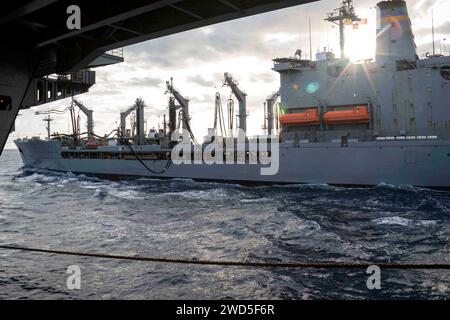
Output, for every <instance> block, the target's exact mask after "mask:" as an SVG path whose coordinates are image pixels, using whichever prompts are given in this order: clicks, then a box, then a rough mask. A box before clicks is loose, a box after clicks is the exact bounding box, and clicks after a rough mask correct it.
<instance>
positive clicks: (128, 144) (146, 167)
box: [118, 131, 172, 175]
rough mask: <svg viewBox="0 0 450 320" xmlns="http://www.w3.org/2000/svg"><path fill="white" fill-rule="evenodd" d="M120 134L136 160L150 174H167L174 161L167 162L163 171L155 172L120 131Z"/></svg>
mask: <svg viewBox="0 0 450 320" xmlns="http://www.w3.org/2000/svg"><path fill="white" fill-rule="evenodd" d="M118 132H119V133H120V137H121V139H122V141H124V142H125V144H126V145H127V146H128V148H129V149H130V151H131V152H132V153H133V155H134V157H135V158H136V160H138V161H139V162H140V163H141V164H142V166H143V167H144V168H145V169H146V170H148V171H149V172H151V173H153V174H158V175H159V174H163V173H165V172H167V170H169V168H170V166H171V165H172V160H171V159H169V160H167V163H166V165H165V166H164V168H163V169H162V170H161V171H155V170H153V169H151V168H149V167H148V166H147V165H146V164H145V163H144V161H143V160H142V159H141V158H140V157H139V155H138V154H137V153H136V151H134V149H133V148H132V147H131V145H130V143H129V142H128V140H127V139H125V138H124V136H123V134H122V132H120V131H118Z"/></svg>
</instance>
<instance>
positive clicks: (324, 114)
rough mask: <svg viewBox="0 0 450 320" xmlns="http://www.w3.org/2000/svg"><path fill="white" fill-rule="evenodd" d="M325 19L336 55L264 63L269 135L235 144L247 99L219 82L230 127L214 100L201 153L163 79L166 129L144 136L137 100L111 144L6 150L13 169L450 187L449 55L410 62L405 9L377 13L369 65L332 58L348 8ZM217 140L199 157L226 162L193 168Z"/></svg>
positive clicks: (413, 55)
mask: <svg viewBox="0 0 450 320" xmlns="http://www.w3.org/2000/svg"><path fill="white" fill-rule="evenodd" d="M326 20H327V21H330V22H333V23H337V24H338V25H339V26H340V31H341V32H340V40H341V53H342V57H340V58H336V57H335V55H334V54H333V53H332V52H327V51H325V52H320V53H318V54H317V56H316V59H315V60H312V59H303V57H302V56H301V51H297V53H299V54H297V55H296V56H294V57H291V58H277V59H274V68H273V70H274V71H276V72H278V73H279V74H280V89H279V90H278V91H275V92H274V93H273V94H271V95H270V96H269V97H268V98H267V100H266V103H265V123H264V128H265V129H266V130H267V133H268V134H269V136H268V137H255V138H249V137H245V136H244V137H243V136H242V132H244V133H245V130H246V124H247V114H246V112H247V109H246V94H245V93H244V92H243V91H242V90H241V89H240V88H239V84H238V83H237V81H236V80H235V79H234V78H233V77H232V76H231V75H230V74H228V73H225V75H224V79H225V80H224V84H225V85H227V86H229V87H230V89H231V91H232V93H233V95H234V96H235V98H236V99H237V100H238V103H239V109H238V114H237V116H238V123H237V124H236V125H234V123H233V118H234V105H233V103H232V101H231V102H229V103H228V104H227V107H228V115H229V119H228V122H227V124H225V122H226V121H225V119H224V112H223V108H222V106H221V103H220V96H217V95H216V112H215V119H214V126H213V128H211V129H210V130H209V133H208V136H207V137H206V138H205V141H204V142H203V143H199V142H198V141H197V140H196V139H195V137H194V135H193V133H192V131H191V128H190V115H189V100H188V99H186V98H184V97H183V96H182V95H181V94H180V92H179V91H177V90H176V89H175V88H174V85H173V81H172V80H171V81H168V82H167V93H169V95H170V97H169V103H168V119H167V118H166V116H164V121H163V126H162V129H160V130H158V131H156V130H151V131H150V132H149V133H148V134H146V132H145V130H144V111H143V110H144V108H145V104H144V102H143V101H142V100H140V99H138V100H136V102H135V104H134V105H133V106H132V107H130V108H128V110H126V111H124V112H123V113H122V114H121V124H120V127H119V128H117V129H116V130H115V136H114V137H109V136H104V137H98V136H95V135H94V134H93V133H92V134H91V135H90V137H86V138H85V139H84V140H83V139H82V138H81V136H80V135H79V130H78V133H77V132H75V131H74V133H73V134H72V135H71V136H68V137H63V136H61V135H55V136H53V138H52V139H50V140H48V141H43V140H39V139H28V140H23V139H21V140H17V141H16V144H17V146H18V148H19V150H20V151H21V155H22V159H23V161H24V164H25V166H30V167H37V168H43V169H49V170H58V171H72V172H77V173H84V174H94V175H101V176H108V177H116V176H130V177H136V176H152V177H160V178H174V177H179V178H192V179H199V180H220V181H233V182H242V183H244V182H245V183H246V182H270V183H329V184H339V185H376V184H379V183H383V182H384V183H391V184H408V185H417V186H426V187H444V188H448V187H450V56H444V55H433V56H430V57H427V58H425V59H419V57H418V55H417V52H416V45H415V41H414V35H413V31H412V24H411V20H410V17H409V14H408V10H407V5H406V2H405V1H400V0H392V1H382V2H380V3H378V4H377V31H376V32H377V44H376V54H375V60H373V61H372V60H367V61H361V62H359V63H353V62H351V61H350V60H349V58H347V57H345V55H344V54H343V53H344V52H345V50H344V49H345V48H344V47H345V44H344V43H345V42H344V41H345V37H344V34H343V25H344V24H345V23H357V22H359V21H361V19H360V18H359V17H358V16H357V14H356V12H355V10H354V8H353V5H352V1H349V0H345V1H343V3H342V6H341V7H340V8H339V9H338V11H337V13H336V14H329V15H328V17H327V18H326ZM278 100H279V102H277V101H278ZM130 114H135V121H133V124H132V128H131V129H126V125H125V121H126V119H127V117H128V116H129V115H130ZM230 115H231V117H230ZM233 126H234V127H235V128H236V127H237V128H239V129H241V130H240V131H239V132H240V134H239V135H237V136H233V135H231V134H230V133H231V132H233ZM227 130H228V133H224V132H226V131H227ZM179 131H182V132H184V133H187V138H186V136H185V138H183V139H181V138H180V139H173V134H174V132H175V133H176V132H179ZM88 132H89V130H88ZM274 133H278V134H279V135H277V136H273V134H274ZM188 140H189V141H188ZM263 140H265V141H268V142H270V143H273V142H275V141H276V143H277V147H276V150H275V149H274V148H273V147H271V148H272V149H271V148H269V149H267V150H265V151H264V155H265V157H266V158H269V160H271V161H272V164H273V162H276V169H277V170H274V171H273V172H272V173H270V174H261V172H262V171H261V169H262V168H266V169H267V167H268V164H267V163H264V161H255V162H253V161H252V157H253V153H254V151H258V150H259V145H260V144H261V143H262V142H261V141H263ZM83 141H84V142H83ZM187 141H188V142H189V146H191V147H192V149H189V150H192V151H189V152H186V151H185V150H187V149H184V154H183V155H182V156H183V157H184V159H185V160H187V159H192V160H194V158H195V159H196V160H200V161H192V163H187V161H186V162H182V163H173V162H174V161H173V160H174V159H173V155H174V153H173V151H174V150H177V153H178V154H180V152H179V150H178V149H177V148H179V146H180V145H181V144H182V143H184V144H186V142H187ZM218 141H220V142H221V143H220V144H219V145H220V147H215V148H214V149H213V151H212V153H210V154H213V156H214V157H216V158H220V159H222V160H226V159H232V160H235V161H233V163H231V164H230V163H228V164H222V163H220V161H219V162H217V161H216V162H214V163H205V161H203V160H205V159H203V158H202V156H200V158H196V154H197V153H200V154H204V153H205V151H208V150H210V149H211V146H212V145H214V143H217V142H218ZM253 145H256V149H254V148H253V149H252V146H253ZM229 146H232V149H230V148H228V147H229ZM242 149H243V150H244V153H243V157H242V158H241V159H240V158H239V150H242ZM181 153H183V152H181ZM260 157H262V156H261V155H257V156H255V159H256V160H261V159H260ZM239 159H240V160H241V161H239ZM224 162H225V161H224Z"/></svg>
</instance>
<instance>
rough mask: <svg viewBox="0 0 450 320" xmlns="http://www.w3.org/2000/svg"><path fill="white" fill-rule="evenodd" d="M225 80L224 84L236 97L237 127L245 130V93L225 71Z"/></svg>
mask: <svg viewBox="0 0 450 320" xmlns="http://www.w3.org/2000/svg"><path fill="white" fill-rule="evenodd" d="M224 76H225V82H224V85H226V86H229V87H230V89H231V92H232V93H233V95H234V96H235V97H236V99H237V100H238V102H239V115H238V116H239V124H238V128H239V129H241V130H243V131H244V132H247V94H245V93H244V92H242V91H241V89H239V87H238V83H237V82H236V81H235V80H234V79H233V77H232V76H231V75H230V74H229V73H228V72H226V73H225V74H224Z"/></svg>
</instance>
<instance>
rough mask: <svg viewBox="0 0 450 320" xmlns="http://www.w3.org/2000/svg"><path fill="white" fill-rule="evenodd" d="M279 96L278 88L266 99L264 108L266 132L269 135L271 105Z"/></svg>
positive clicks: (270, 130) (271, 129)
mask: <svg viewBox="0 0 450 320" xmlns="http://www.w3.org/2000/svg"><path fill="white" fill-rule="evenodd" d="M279 96H280V90H278V91H277V92H275V93H273V94H272V95H271V96H270V97H268V98H267V100H266V108H267V134H269V135H271V134H272V131H273V120H274V118H273V106H274V105H275V102H276V101H277V99H278V97H279Z"/></svg>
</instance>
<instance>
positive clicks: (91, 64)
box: [0, 0, 314, 152]
mask: <svg viewBox="0 0 450 320" xmlns="http://www.w3.org/2000/svg"><path fill="white" fill-rule="evenodd" d="M308 2H314V0H127V1H111V0H95V1H91V0H70V1H69V0H32V1H30V0H15V1H3V3H2V4H1V5H0V43H1V50H0V152H1V151H2V150H3V147H4V144H5V142H6V139H7V137H8V135H9V133H10V132H11V130H13V126H14V120H15V118H16V116H17V113H18V111H19V109H21V108H29V107H31V106H36V105H41V104H45V103H48V102H52V101H55V100H58V99H63V98H65V97H69V96H74V95H77V94H81V93H84V92H87V91H88V90H89V88H90V87H91V86H92V85H93V84H95V71H93V70H92V68H95V67H98V66H105V65H109V64H113V63H118V62H121V61H123V56H122V55H121V52H120V51H117V48H121V47H124V46H128V45H131V44H135V43H139V42H142V41H146V40H150V39H155V38H159V37H163V36H167V35H170V34H174V33H178V32H182V31H186V30H190V29H195V28H199V27H203V26H207V25H211V24H214V23H219V22H224V21H228V20H233V19H237V18H242V17H246V16H250V15H254V14H258V13H263V12H268V11H272V10H276V9H281V8H286V7H290V6H295V5H301V4H304V3H308ZM74 5H75V7H76V8H75V9H74V7H73V6H74ZM73 14H75V15H78V16H79V17H80V21H81V23H80V28H79V29H78V28H77V27H76V25H75V28H72V27H73V25H69V24H68V20H69V19H70V18H71V17H72V15H73Z"/></svg>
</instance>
